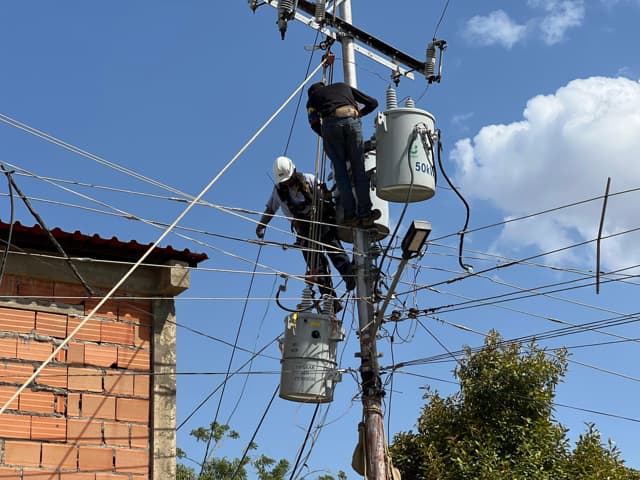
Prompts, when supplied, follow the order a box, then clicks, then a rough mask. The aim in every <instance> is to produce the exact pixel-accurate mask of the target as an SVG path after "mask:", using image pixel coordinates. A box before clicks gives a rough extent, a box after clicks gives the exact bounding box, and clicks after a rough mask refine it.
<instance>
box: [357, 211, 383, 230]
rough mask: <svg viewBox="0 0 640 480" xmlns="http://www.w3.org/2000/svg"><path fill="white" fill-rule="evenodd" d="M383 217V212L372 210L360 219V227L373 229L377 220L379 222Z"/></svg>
mask: <svg viewBox="0 0 640 480" xmlns="http://www.w3.org/2000/svg"><path fill="white" fill-rule="evenodd" d="M381 216H382V212H381V211H380V210H378V209H377V208H374V209H373V210H370V211H369V213H367V214H366V215H363V216H362V217H360V219H359V220H360V225H361V226H362V227H365V228H368V227H373V224H374V223H375V221H376V220H378V219H379V218H380V217H381Z"/></svg>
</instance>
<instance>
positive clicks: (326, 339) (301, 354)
mask: <svg viewBox="0 0 640 480" xmlns="http://www.w3.org/2000/svg"><path fill="white" fill-rule="evenodd" d="M344 335H345V333H344V330H343V328H342V324H341V323H340V322H339V321H338V320H337V319H336V318H335V316H332V315H328V314H316V313H312V312H306V311H305V312H299V313H293V314H291V315H289V316H288V317H286V318H285V333H284V342H283V352H282V361H281V363H282V370H281V373H280V397H281V398H284V399H285V400H291V401H293V402H301V403H328V402H331V401H333V390H334V387H335V384H336V383H337V382H339V381H341V380H342V375H341V374H340V373H339V372H338V371H337V370H336V366H337V363H336V355H337V344H338V342H340V341H342V340H343V339H344Z"/></svg>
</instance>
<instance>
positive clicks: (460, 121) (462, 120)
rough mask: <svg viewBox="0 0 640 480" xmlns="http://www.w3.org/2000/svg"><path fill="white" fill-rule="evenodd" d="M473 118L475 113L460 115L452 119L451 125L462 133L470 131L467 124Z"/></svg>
mask: <svg viewBox="0 0 640 480" xmlns="http://www.w3.org/2000/svg"><path fill="white" fill-rule="evenodd" d="M472 118H473V112H467V113H460V114H458V115H454V116H453V117H451V124H452V125H454V126H456V127H457V128H459V129H460V130H461V131H467V130H469V127H468V126H467V122H468V121H469V120H471V119H472Z"/></svg>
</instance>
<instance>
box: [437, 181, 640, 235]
mask: <svg viewBox="0 0 640 480" xmlns="http://www.w3.org/2000/svg"><path fill="white" fill-rule="evenodd" d="M635 192H640V187H636V188H630V189H627V190H621V191H619V192H614V193H610V194H609V195H608V197H609V198H611V197H615V196H617V195H626V194H628V193H635ZM603 198H604V195H598V196H596V197H591V198H587V199H585V200H578V201H576V202H572V203H566V204H563V205H560V206H557V207H552V208H548V209H546V210H540V211H537V212H533V213H529V214H527V215H522V216H520V217H514V218H509V219H507V220H503V221H501V222H495V223H491V224H489V225H483V226H481V227H476V228H472V229H470V230H467V233H468V234H469V233H475V232H479V231H482V230H487V229H489V228H494V227H500V226H502V225H506V224H508V223H513V222H519V221H521V220H527V219H530V218H533V217H537V216H539V215H545V214H547V213H552V212H557V211H559V210H564V209H565V208H571V207H576V206H578V205H583V204H585V203H589V202H595V201H597V200H602V199H603ZM456 235H458V234H457V233H450V234H447V235H443V236H440V237H436V238H433V239H432V240H431V241H432V242H437V241H439V240H444V239H445V238H450V237H453V236H456Z"/></svg>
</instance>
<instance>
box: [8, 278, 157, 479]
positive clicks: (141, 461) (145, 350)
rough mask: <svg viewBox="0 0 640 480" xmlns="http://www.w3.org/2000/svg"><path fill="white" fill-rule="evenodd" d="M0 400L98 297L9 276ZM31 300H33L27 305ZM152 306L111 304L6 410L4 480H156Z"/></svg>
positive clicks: (66, 286) (68, 287)
mask: <svg viewBox="0 0 640 480" xmlns="http://www.w3.org/2000/svg"><path fill="white" fill-rule="evenodd" d="M0 295H3V296H11V297H16V298H21V299H25V300H26V301H25V302H24V305H22V304H18V305H16V304H14V303H11V302H1V301H0V403H1V404H2V405H4V404H5V403H6V401H7V400H8V399H9V398H10V397H11V396H12V394H14V393H15V392H16V391H17V389H18V387H20V386H21V385H22V383H23V382H24V381H25V380H26V379H27V378H28V377H29V376H30V375H31V374H32V373H33V372H34V370H35V369H36V368H37V367H38V366H39V365H41V363H42V361H43V360H45V359H46V358H47V357H48V356H49V355H50V354H51V352H52V351H53V349H54V348H55V347H56V346H57V345H59V344H60V343H61V342H62V340H64V338H66V336H67V335H68V334H69V333H70V332H71V331H72V330H73V329H74V328H75V327H76V326H77V325H78V324H79V323H80V321H82V319H83V315H85V314H87V313H89V312H90V311H91V309H92V308H93V307H94V306H95V305H96V304H97V303H98V301H99V299H90V298H86V292H85V291H84V289H83V288H82V287H81V286H79V285H74V284H69V283H62V282H55V281H48V280H41V279H29V278H26V277H20V276H14V275H5V278H3V280H2V286H1V287H0ZM28 300H34V301H31V302H30V301H28ZM151 325H152V314H151V302H150V301H140V300H126V301H125V300H113V301H108V302H106V303H105V305H103V306H102V308H101V309H100V310H99V311H98V312H97V313H96V315H95V316H94V317H93V318H92V319H91V320H89V322H87V323H86V324H85V325H84V326H83V328H82V329H81V330H79V331H78V332H77V334H76V335H75V336H74V337H73V339H72V340H71V342H70V343H69V344H68V345H67V346H66V347H65V349H63V350H62V351H61V352H60V355H58V356H57V357H56V358H55V360H54V361H52V362H51V363H49V364H48V366H47V367H46V368H45V369H44V370H43V371H42V372H41V374H40V375H39V376H38V377H37V378H36V379H35V381H34V382H33V383H32V385H30V386H29V387H28V388H26V389H25V390H24V391H23V392H22V393H21V394H20V395H19V397H18V398H17V399H16V400H15V401H14V402H12V403H11V405H10V406H9V408H8V409H7V410H6V411H5V413H3V414H2V415H0V480H7V479H16V480H27V479H31V480H36V479H37V480H45V479H46V480H142V479H145V480H146V479H149V478H150V473H149V470H150V464H151V461H152V459H151V455H152V453H151V452H152V449H151V448H150V441H149V432H150V430H149V427H150V418H151V414H152V413H151V412H152V409H151V373H152V365H151V355H150V354H151V341H150V337H151V327H150V326H151Z"/></svg>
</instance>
